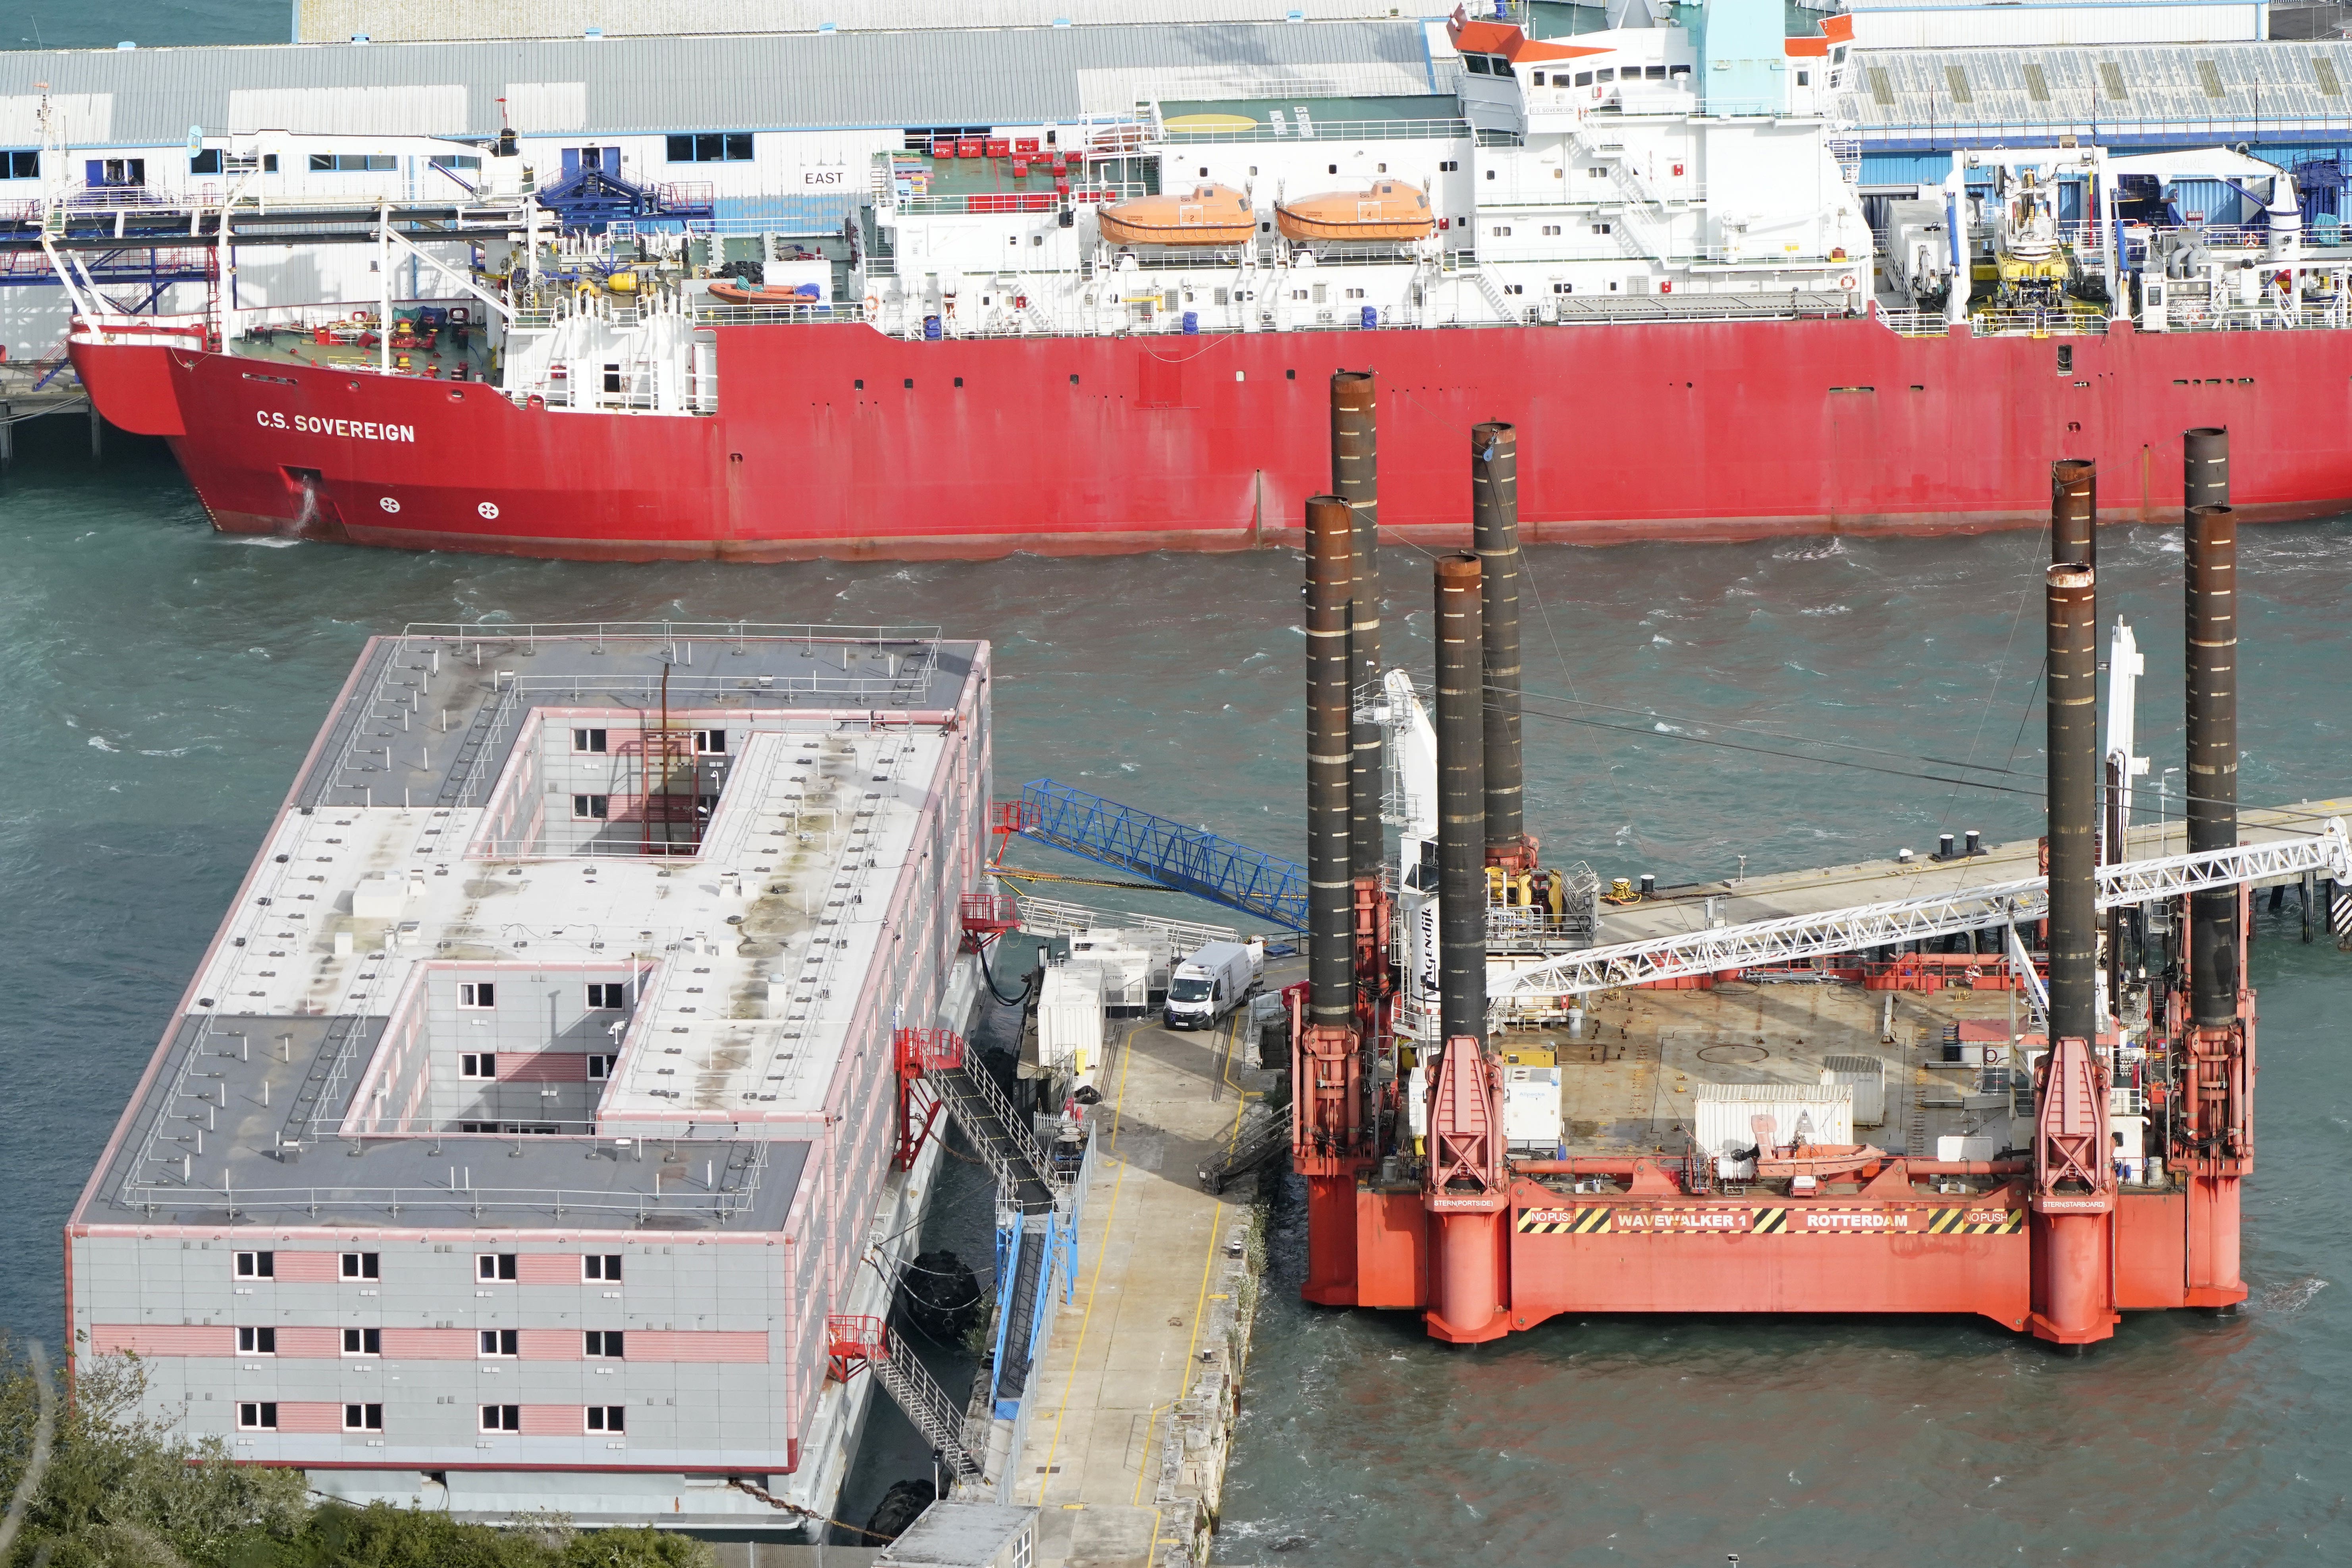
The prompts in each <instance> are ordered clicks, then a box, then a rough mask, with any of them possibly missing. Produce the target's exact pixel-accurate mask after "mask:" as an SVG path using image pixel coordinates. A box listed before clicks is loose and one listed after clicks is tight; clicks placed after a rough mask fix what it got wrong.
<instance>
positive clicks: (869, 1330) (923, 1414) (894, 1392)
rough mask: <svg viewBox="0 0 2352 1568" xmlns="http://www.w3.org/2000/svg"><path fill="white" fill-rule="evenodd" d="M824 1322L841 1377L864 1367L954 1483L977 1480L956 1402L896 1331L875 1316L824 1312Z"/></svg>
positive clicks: (976, 1462)
mask: <svg viewBox="0 0 2352 1568" xmlns="http://www.w3.org/2000/svg"><path fill="white" fill-rule="evenodd" d="M824 1325H825V1337H826V1340H827V1342H828V1345H827V1350H828V1353H829V1354H831V1356H832V1357H833V1361H834V1365H835V1369H836V1370H837V1371H839V1372H840V1373H841V1374H842V1376H843V1377H844V1378H845V1379H846V1378H847V1377H848V1376H849V1374H850V1373H854V1372H855V1371H856V1369H857V1368H858V1367H859V1366H861V1365H862V1366H864V1367H865V1368H866V1370H867V1371H868V1372H871V1373H873V1374H874V1377H875V1380H876V1381H877V1382H878V1383H879V1384H881V1385H882V1389H883V1392H884V1393H886V1394H889V1396H890V1397H891V1398H892V1399H893V1400H894V1401H896V1402H897V1404H898V1408H899V1409H901V1410H903V1411H905V1412H906V1413H907V1419H908V1420H909V1421H912V1422H913V1423H914V1424H915V1430H917V1431H918V1432H920V1433H921V1434H922V1435H923V1436H924V1438H925V1440H927V1441H928V1442H929V1444H930V1445H931V1447H932V1448H933V1449H934V1450H935V1451H936V1452H937V1453H938V1454H939V1456H940V1458H941V1459H942V1460H943V1461H944V1462H945V1463H946V1464H947V1465H948V1467H949V1468H950V1469H951V1470H952V1471H954V1473H955V1478H956V1481H957V1483H958V1484H959V1485H961V1484H962V1483H963V1482H966V1481H976V1480H978V1479H980V1478H981V1475H982V1465H981V1461H980V1456H979V1454H978V1453H977V1452H976V1451H975V1447H974V1445H972V1444H971V1443H970V1442H968V1441H967V1440H966V1437H965V1434H964V1413H963V1410H962V1407H961V1406H960V1405H957V1404H956V1402H955V1401H954V1400H952V1399H950V1398H949V1397H948V1392H947V1390H946V1389H944V1388H941V1387H940V1383H939V1379H937V1378H935V1377H933V1376H932V1375H931V1373H930V1369H929V1368H928V1367H926V1366H925V1365H923V1363H921V1362H920V1361H919V1360H918V1359H917V1358H916V1356H915V1352H913V1351H912V1350H910V1349H908V1345H907V1342H906V1341H904V1340H902V1339H900V1338H899V1337H898V1331H897V1330H895V1329H893V1328H891V1327H890V1325H889V1324H888V1323H887V1322H885V1321H883V1320H881V1319H880V1318H869V1317H858V1316H853V1315H850V1314H847V1313H837V1314H835V1315H834V1316H832V1317H828V1318H827V1319H825V1321H824Z"/></svg>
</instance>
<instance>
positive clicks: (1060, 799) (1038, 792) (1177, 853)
mask: <svg viewBox="0 0 2352 1568" xmlns="http://www.w3.org/2000/svg"><path fill="white" fill-rule="evenodd" d="M1021 801H1022V807H1023V810H1022V826H1021V832H1022V834H1023V836H1024V837H1029V838H1034V839H1036V840H1037V841H1038V842H1040V843H1043V844H1050V845H1052V846H1054V847H1055V848H1057V849H1063V850H1066V851H1068V852H1069V853H1070V854H1073V855H1077V856H1082V857H1084V858H1087V859H1088V860H1092V861H1095V862H1097V864H1099V865H1104V866H1110V867H1115V868H1118V869H1119V870H1122V871H1131V872H1133V873H1135V874H1136V875H1138V876H1141V877H1148V878H1150V879H1151V880H1153V881H1155V882H1157V883H1159V884H1160V886H1161V887H1163V888H1166V889H1169V890H1170V891H1171V892H1177V893H1190V894H1192V896H1193V897H1194V898H1196V899H1206V900H1209V901H1210V902H1211V903H1213V904H1223V905H1224V906H1225V907H1226V908H1227V909H1233V910H1241V911H1242V912H1243V913H1244V914H1251V915H1256V916H1258V917H1259V918H1260V919H1262V920H1268V921H1276V922H1277V923H1278V924H1280V925H1281V926H1283V927H1284V928H1285V929H1286V930H1290V931H1304V930H1305V929H1306V927H1307V868H1305V867H1304V866H1301V865H1299V864H1298V863H1297V861H1296V860H1285V859H1282V858H1279V857H1277V856H1273V855H1268V854H1266V853H1265V851H1264V850H1262V849H1253V848H1251V847H1249V846H1248V845H1246V844H1237V843H1235V842H1234V841H1233V840H1232V839H1230V838H1224V837H1219V836H1218V835H1216V834H1214V833H1211V832H1210V831H1208V830H1207V829H1206V828H1202V827H1188V826H1185V825H1184V824H1183V823H1181V822H1174V821H1171V820H1170V819H1169V818H1167V817H1164V816H1154V815H1153V814H1152V813H1150V812H1148V811H1141V810H1138V809H1137V808H1136V807H1134V806H1131V805H1120V804H1119V803H1118V802H1117V801H1115V800H1105V799H1104V798H1103V797H1102V796H1100V795H1091V794H1088V793H1087V791H1085V790H1082V789H1072V788H1071V787H1070V786H1069V785H1067V784H1057V783H1055V781H1054V780H1052V779H1032V780H1030V781H1029V782H1028V783H1027V784H1023V785H1022V786H1021Z"/></svg>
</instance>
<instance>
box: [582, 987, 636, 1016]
mask: <svg viewBox="0 0 2352 1568" xmlns="http://www.w3.org/2000/svg"><path fill="white" fill-rule="evenodd" d="M627 1005H629V988H628V986H627V985H626V984H624V983H622V982H621V981H618V980H593V981H591V982H589V984H588V1007H589V1010H590V1011H591V1012H595V1013H617V1012H619V1011H620V1010H621V1009H623V1008H625V1007H626V1006H627Z"/></svg>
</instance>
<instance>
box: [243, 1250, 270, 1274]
mask: <svg viewBox="0 0 2352 1568" xmlns="http://www.w3.org/2000/svg"><path fill="white" fill-rule="evenodd" d="M236 1277H237V1278H238V1279H276V1278H277V1277H278V1254H276V1253H274V1252H240V1253H238V1254H237V1255H236Z"/></svg>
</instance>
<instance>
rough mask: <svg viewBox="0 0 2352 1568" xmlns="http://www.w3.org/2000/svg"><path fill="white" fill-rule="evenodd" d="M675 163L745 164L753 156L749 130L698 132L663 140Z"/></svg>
mask: <svg viewBox="0 0 2352 1568" xmlns="http://www.w3.org/2000/svg"><path fill="white" fill-rule="evenodd" d="M663 142H664V149H663V150H664V152H665V153H667V156H668V158H669V161H670V162H671V163H748V162H749V161H750V160H751V132H749V131H698V132H690V133H688V134H685V135H675V136H667V137H664V138H663Z"/></svg>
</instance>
